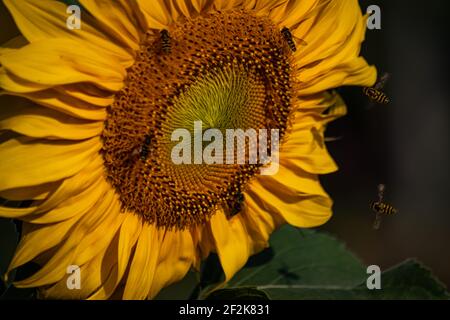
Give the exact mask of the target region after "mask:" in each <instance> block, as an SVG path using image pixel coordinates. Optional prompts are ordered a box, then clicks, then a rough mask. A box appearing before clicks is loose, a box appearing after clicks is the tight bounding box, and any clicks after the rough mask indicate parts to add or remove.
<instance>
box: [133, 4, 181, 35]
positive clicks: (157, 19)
mask: <svg viewBox="0 0 450 320" xmlns="http://www.w3.org/2000/svg"><path fill="white" fill-rule="evenodd" d="M137 3H138V5H139V8H140V9H141V11H142V13H143V15H144V17H145V20H146V21H147V28H148V29H158V30H160V29H166V28H167V27H168V26H169V24H170V23H172V22H173V18H172V17H171V15H170V11H169V7H168V6H167V3H166V1H164V0H153V1H147V0H137Z"/></svg>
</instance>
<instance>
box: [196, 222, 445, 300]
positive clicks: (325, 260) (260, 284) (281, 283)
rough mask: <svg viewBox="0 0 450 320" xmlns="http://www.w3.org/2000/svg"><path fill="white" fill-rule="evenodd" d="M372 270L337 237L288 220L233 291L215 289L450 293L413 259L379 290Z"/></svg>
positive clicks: (295, 293) (412, 295)
mask: <svg viewBox="0 0 450 320" xmlns="http://www.w3.org/2000/svg"><path fill="white" fill-rule="evenodd" d="M268 257H269V259H268ZM369 276H370V274H367V272H366V267H365V266H364V265H363V264H362V263H361V262H360V261H359V260H358V259H357V258H356V257H355V256H354V255H353V254H352V253H351V252H349V251H348V250H347V249H346V248H345V246H344V245H343V244H342V243H340V242H339V241H337V240H336V239H334V238H333V237H331V236H329V235H326V234H323V233H318V232H315V231H311V230H299V229H296V228H293V227H291V226H284V227H282V228H280V230H278V231H277V232H276V233H275V234H274V235H273V236H272V238H271V246H270V249H268V250H266V251H264V252H263V253H262V254H260V255H257V256H255V257H253V258H251V259H250V260H249V263H248V264H247V265H246V267H245V268H243V269H242V270H241V271H239V272H238V273H237V274H236V275H235V277H234V278H233V279H231V280H230V281H229V282H228V283H227V284H226V285H225V286H223V289H225V290H228V291H226V292H221V291H222V290H221V291H219V293H217V291H215V292H213V293H212V295H218V297H223V296H226V295H228V296H229V295H232V294H235V295H239V294H242V293H241V291H239V290H244V289H245V290H248V288H252V289H254V290H257V291H258V292H259V291H263V292H265V293H267V295H268V296H269V297H270V298H271V299H447V298H448V297H449V296H448V293H447V292H446V289H445V287H444V286H443V285H442V284H440V283H439V282H438V281H437V280H436V279H435V278H434V277H433V276H432V274H431V272H430V271H429V270H428V269H426V268H424V267H423V266H422V265H420V264H419V263H418V262H415V261H412V260H408V261H406V262H405V263H403V264H400V265H399V266H397V267H395V268H392V269H390V270H387V271H386V272H384V273H383V274H382V275H381V285H382V288H381V289H380V290H377V289H374V290H369V289H368V288H367V285H366V281H367V278H368V277H369ZM236 290H238V291H236ZM207 294H208V293H203V296H204V295H207ZM225 294H226V295H225ZM200 297H202V294H201V295H200ZM216 297H217V296H216Z"/></svg>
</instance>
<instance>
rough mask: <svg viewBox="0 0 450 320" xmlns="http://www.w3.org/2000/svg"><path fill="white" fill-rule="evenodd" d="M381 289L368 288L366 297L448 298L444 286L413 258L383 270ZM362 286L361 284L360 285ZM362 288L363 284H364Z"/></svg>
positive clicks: (449, 296)
mask: <svg viewBox="0 0 450 320" xmlns="http://www.w3.org/2000/svg"><path fill="white" fill-rule="evenodd" d="M381 279H382V282H381V287H382V289H381V290H370V292H369V293H368V296H367V298H368V299H449V298H450V295H449V294H448V292H447V290H446V288H445V286H444V285H443V284H442V283H441V282H440V281H439V280H438V279H436V278H435V277H434V276H433V274H432V273H431V271H430V270H429V269H428V268H426V267H424V266H423V265H422V264H421V263H419V262H417V261H415V260H412V259H411V260H407V261H405V262H403V263H401V264H400V265H398V266H396V267H394V268H391V269H389V270H387V271H386V272H384V273H383V274H382V276H381ZM360 287H362V285H361V286H360ZM364 288H366V287H365V284H364Z"/></svg>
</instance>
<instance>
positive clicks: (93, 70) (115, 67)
mask: <svg viewBox="0 0 450 320" xmlns="http://www.w3.org/2000/svg"><path fill="white" fill-rule="evenodd" d="M73 48H77V50H74V49H73ZM0 64H2V65H3V68H5V69H6V70H7V71H8V72H9V73H11V74H14V75H16V76H17V77H20V78H21V79H23V80H25V81H27V82H31V83H34V84H36V85H38V87H40V88H41V89H46V88H49V87H52V86H56V85H62V84H70V83H77V82H91V83H95V84H96V85H98V86H99V87H101V88H104V89H107V90H111V91H118V90H120V89H121V88H122V87H123V79H124V77H125V75H126V72H125V69H124V68H123V67H122V66H121V65H120V64H119V63H118V62H117V60H115V59H114V58H112V57H108V56H107V55H100V54H99V53H97V52H95V51H93V50H89V49H88V48H87V47H80V45H79V44H78V43H77V42H75V41H73V40H68V39H49V40H45V41H40V42H34V43H31V44H29V45H27V46H25V47H23V48H22V49H19V50H17V51H15V52H14V53H9V54H4V55H1V56H0ZM42 66H45V68H42ZM13 80H14V79H13V78H11V77H9V76H8V74H7V73H6V74H5V73H3V74H0V87H2V88H3V89H5V90H7V91H12V92H21V90H22V89H21V88H20V87H19V86H14V85H12V84H11V82H14V81H13ZM32 91H35V88H34V87H30V88H29V89H28V90H27V91H25V92H32Z"/></svg>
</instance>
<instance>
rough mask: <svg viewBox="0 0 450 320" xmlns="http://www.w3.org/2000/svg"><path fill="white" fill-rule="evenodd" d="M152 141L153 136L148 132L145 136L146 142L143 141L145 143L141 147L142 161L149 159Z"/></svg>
mask: <svg viewBox="0 0 450 320" xmlns="http://www.w3.org/2000/svg"><path fill="white" fill-rule="evenodd" d="M151 142H152V137H151V136H150V135H149V134H147V135H146V136H145V139H144V143H143V145H142V147H141V152H140V156H141V160H142V161H145V160H146V159H147V156H148V151H149V150H148V149H149V146H150V143H151Z"/></svg>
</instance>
